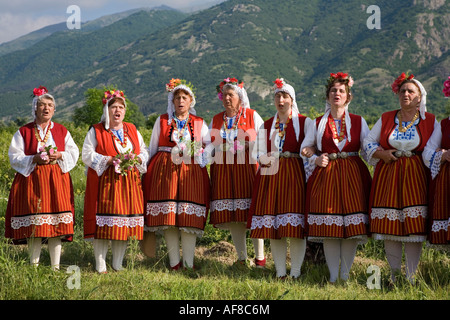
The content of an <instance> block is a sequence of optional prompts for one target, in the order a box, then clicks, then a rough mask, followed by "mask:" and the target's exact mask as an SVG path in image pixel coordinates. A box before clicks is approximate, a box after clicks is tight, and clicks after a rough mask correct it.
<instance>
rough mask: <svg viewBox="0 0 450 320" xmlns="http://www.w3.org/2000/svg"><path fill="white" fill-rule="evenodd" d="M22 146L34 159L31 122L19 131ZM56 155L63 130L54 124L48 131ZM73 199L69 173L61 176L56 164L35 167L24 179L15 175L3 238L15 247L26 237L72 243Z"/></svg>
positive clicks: (34, 142) (61, 148) (33, 134)
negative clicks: (55, 239)
mask: <svg viewBox="0 0 450 320" xmlns="http://www.w3.org/2000/svg"><path fill="white" fill-rule="evenodd" d="M19 131H20V133H21V135H22V137H23V139H24V145H25V150H24V152H25V154H26V155H35V154H36V150H37V147H38V141H37V139H36V137H35V133H34V122H32V123H28V124H27V125H25V126H23V127H21V128H20V129H19ZM51 133H52V137H53V140H54V141H55V144H56V147H57V148H58V151H64V150H65V144H64V140H65V137H66V134H67V129H66V128H65V127H64V126H62V125H60V124H57V123H53V128H51ZM74 214H75V205H74V195H73V186H72V180H71V177H70V174H69V173H62V171H61V168H60V166H59V165H57V164H48V165H36V167H35V169H34V170H33V172H32V173H31V174H30V175H29V176H28V177H25V176H23V175H22V174H20V173H16V175H15V177H14V181H13V184H12V186H11V191H10V194H9V199H8V205H7V210H6V219H5V237H6V238H12V239H13V242H14V243H15V244H22V243H26V239H27V238H30V237H42V238H52V237H62V240H63V241H72V237H73V224H74Z"/></svg>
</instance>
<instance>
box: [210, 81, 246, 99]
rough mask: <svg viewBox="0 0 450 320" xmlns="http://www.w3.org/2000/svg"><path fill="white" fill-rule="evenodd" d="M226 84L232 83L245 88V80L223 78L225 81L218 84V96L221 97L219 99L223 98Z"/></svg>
mask: <svg viewBox="0 0 450 320" xmlns="http://www.w3.org/2000/svg"><path fill="white" fill-rule="evenodd" d="M226 84H231V85H234V86H238V87H239V88H241V89H243V88H244V82H243V81H240V80H238V79H236V78H230V77H228V78H226V79H223V81H222V82H221V83H219V84H218V85H217V86H216V91H217V97H218V98H219V100H222V99H223V87H224V86H225V85H226Z"/></svg>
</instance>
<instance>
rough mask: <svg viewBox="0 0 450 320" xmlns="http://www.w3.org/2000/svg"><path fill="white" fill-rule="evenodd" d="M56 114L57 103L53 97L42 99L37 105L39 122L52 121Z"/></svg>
mask: <svg viewBox="0 0 450 320" xmlns="http://www.w3.org/2000/svg"><path fill="white" fill-rule="evenodd" d="M54 114H55V103H54V102H53V100H52V99H42V100H41V101H39V102H38V103H37V105H36V120H37V121H38V122H47V121H50V120H51V119H52V117H53V115H54Z"/></svg>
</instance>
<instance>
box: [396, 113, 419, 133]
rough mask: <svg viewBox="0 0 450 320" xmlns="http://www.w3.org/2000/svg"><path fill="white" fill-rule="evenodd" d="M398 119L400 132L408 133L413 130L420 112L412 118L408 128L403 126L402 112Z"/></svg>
mask: <svg viewBox="0 0 450 320" xmlns="http://www.w3.org/2000/svg"><path fill="white" fill-rule="evenodd" d="M397 117H398V131H400V132H406V131H408V129H409V128H411V127H412V126H413V124H414V122H416V120H417V118H418V117H419V110H417V112H416V114H415V115H414V117H413V118H412V120H411V122H410V123H409V124H408V125H407V126H406V127H404V126H403V122H402V112H401V111H400V112H399V113H398V116H397Z"/></svg>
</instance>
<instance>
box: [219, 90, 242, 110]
mask: <svg viewBox="0 0 450 320" xmlns="http://www.w3.org/2000/svg"><path fill="white" fill-rule="evenodd" d="M222 103H223V106H224V107H225V109H226V110H227V111H229V112H233V113H236V112H238V111H239V107H240V106H241V99H240V98H239V95H238V94H237V93H236V92H235V91H234V90H233V89H231V88H226V89H225V90H224V91H223V95H222Z"/></svg>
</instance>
